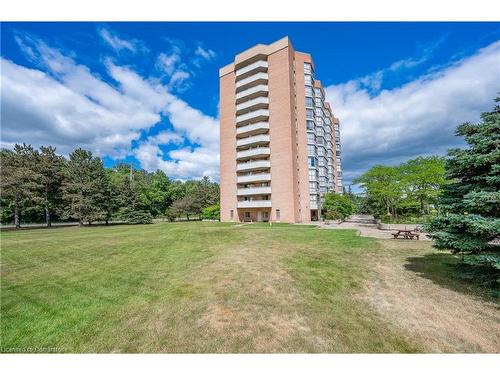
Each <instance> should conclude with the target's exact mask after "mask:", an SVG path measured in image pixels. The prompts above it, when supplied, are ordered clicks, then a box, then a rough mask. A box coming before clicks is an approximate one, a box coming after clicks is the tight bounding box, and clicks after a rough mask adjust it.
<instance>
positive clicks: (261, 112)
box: [236, 109, 269, 125]
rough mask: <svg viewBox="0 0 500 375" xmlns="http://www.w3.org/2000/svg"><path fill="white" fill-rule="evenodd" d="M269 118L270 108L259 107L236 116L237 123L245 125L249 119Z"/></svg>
mask: <svg viewBox="0 0 500 375" xmlns="http://www.w3.org/2000/svg"><path fill="white" fill-rule="evenodd" d="M268 118H269V110H267V109H257V110H256V111H252V112H248V113H245V114H243V115H239V116H236V125H238V124H240V125H245V124H246V123H247V122H248V121H258V120H267V119H268Z"/></svg>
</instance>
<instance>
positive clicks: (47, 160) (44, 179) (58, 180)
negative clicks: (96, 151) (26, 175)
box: [36, 146, 65, 227]
mask: <svg viewBox="0 0 500 375" xmlns="http://www.w3.org/2000/svg"><path fill="white" fill-rule="evenodd" d="M64 161H65V160H64V158H63V157H62V156H59V155H56V149H55V147H52V146H49V147H44V146H42V147H40V153H39V155H38V161H37V166H36V169H37V171H38V172H39V174H40V180H41V189H40V192H39V194H40V201H41V203H42V205H43V208H44V211H45V222H46V225H47V227H50V226H51V225H52V214H53V212H54V211H55V209H56V207H57V206H58V205H59V204H60V203H61V188H62V182H63V178H64V174H63V166H64Z"/></svg>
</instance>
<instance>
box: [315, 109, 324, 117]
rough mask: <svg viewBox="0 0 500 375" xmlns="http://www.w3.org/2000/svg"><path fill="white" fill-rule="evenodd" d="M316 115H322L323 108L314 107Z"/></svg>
mask: <svg viewBox="0 0 500 375" xmlns="http://www.w3.org/2000/svg"><path fill="white" fill-rule="evenodd" d="M316 115H318V116H323V110H322V109H321V108H316Z"/></svg>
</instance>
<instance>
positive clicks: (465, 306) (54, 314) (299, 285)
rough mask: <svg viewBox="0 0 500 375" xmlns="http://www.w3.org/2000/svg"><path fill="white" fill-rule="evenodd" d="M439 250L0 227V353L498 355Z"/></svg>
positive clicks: (316, 234)
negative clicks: (427, 353) (447, 353)
mask: <svg viewBox="0 0 500 375" xmlns="http://www.w3.org/2000/svg"><path fill="white" fill-rule="evenodd" d="M442 254H443V253H437V252H436V251H435V250H433V249H432V248H431V246H430V244H429V243H428V242H427V243H425V242H423V241H419V242H417V241H409V242H405V241H398V240H394V241H392V240H387V241H377V240H375V239H372V238H363V237H359V236H357V235H356V233H355V231H353V230H323V229H318V228H315V227H313V226H302V225H286V224H280V225H273V226H269V225H267V224H251V225H243V226H242V225H234V224H225V223H216V222H214V223H210V222H206V223H205V222H203V223H201V222H192V223H172V224H170V223H165V224H153V225H140V226H110V227H104V226H101V227H84V228H60V229H51V230H26V231H18V232H3V233H1V262H2V268H1V351H2V352H23V351H40V352H77V353H80V352H99V353H101V352H105V353H107V352H140V353H149V352H164V353H179V352H191V353H198V352H210V353H236V352H252V353H254V352H258V353H261V352H264V353H275V352H287V353H290V352H293V353H297V352H298V353H303V352H457V351H458V352H470V351H472V352H473V351H484V352H498V351H499V350H500V349H499V348H500V346H499V341H498V332H499V328H500V319H499V310H498V303H497V301H494V300H491V299H488V298H487V297H485V296H484V295H482V294H481V291H479V290H475V289H470V288H468V287H467V286H466V285H465V284H463V285H462V284H460V282H458V281H455V280H452V279H451V278H452V275H451V273H450V272H449V269H450V267H451V265H452V262H453V259H452V258H451V257H450V256H448V255H442ZM457 309H458V310H457ZM450 314H451V316H450ZM456 327H460V329H457V328H456Z"/></svg>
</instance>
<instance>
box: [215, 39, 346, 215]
mask: <svg viewBox="0 0 500 375" xmlns="http://www.w3.org/2000/svg"><path fill="white" fill-rule="evenodd" d="M219 76H220V159H221V162H220V189H221V220H222V221H268V220H271V221H282V222H291V223H296V222H309V221H311V220H317V219H318V217H319V215H320V212H321V206H322V198H323V197H324V195H325V194H326V193H327V192H341V191H342V169H341V158H340V155H341V151H340V131H339V121H338V119H337V118H335V117H334V116H333V113H332V109H331V107H330V104H329V103H328V102H326V101H325V92H324V90H323V87H322V85H321V82H320V81H319V80H316V79H315V78H314V64H313V61H312V58H311V56H310V55H309V54H307V53H303V52H298V51H295V50H294V49H293V46H292V44H291V42H290V40H289V39H288V38H287V37H285V38H283V39H281V40H278V41H277V42H275V43H272V44H270V45H262V44H258V45H256V46H254V47H252V48H250V49H248V50H246V51H244V52H242V53H240V54H238V55H236V57H235V59H234V62H233V63H231V64H229V65H227V66H225V67H223V68H221V69H220V72H219Z"/></svg>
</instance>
